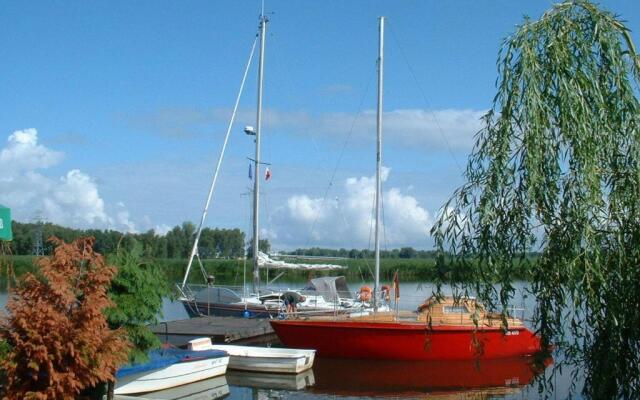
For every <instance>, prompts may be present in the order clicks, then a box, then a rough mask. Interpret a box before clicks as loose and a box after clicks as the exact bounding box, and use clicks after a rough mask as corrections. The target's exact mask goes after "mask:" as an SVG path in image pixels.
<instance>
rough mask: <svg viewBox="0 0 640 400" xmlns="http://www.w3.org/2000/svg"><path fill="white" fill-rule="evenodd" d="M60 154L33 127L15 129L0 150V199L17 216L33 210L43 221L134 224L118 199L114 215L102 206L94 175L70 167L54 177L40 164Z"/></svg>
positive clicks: (24, 218)
mask: <svg viewBox="0 0 640 400" xmlns="http://www.w3.org/2000/svg"><path fill="white" fill-rule="evenodd" d="M63 157H64V154H63V153H62V152H59V151H55V150H51V149H49V148H47V147H46V146H44V145H42V144H39V143H38V132H37V130H36V129H25V130H21V131H15V132H13V134H11V135H10V136H9V138H8V144H7V146H6V147H5V148H3V149H2V150H0V171H2V174H1V176H2V178H0V203H3V204H5V205H7V206H9V207H11V208H12V209H13V213H14V216H15V218H16V219H17V220H22V221H29V220H31V219H32V218H33V217H34V216H35V215H36V214H37V213H39V214H41V216H42V217H44V218H45V219H46V220H47V221H50V222H53V223H57V224H61V225H65V226H72V227H102V228H105V227H114V228H120V229H122V228H125V229H127V230H134V229H135V225H134V224H133V223H132V222H131V220H130V219H129V213H128V211H127V210H126V208H125V207H124V205H121V206H118V210H117V216H116V218H115V220H114V219H113V218H111V217H110V216H109V215H108V214H107V212H106V206H105V202H104V200H103V199H102V197H101V196H100V193H99V191H98V186H97V184H96V182H95V180H94V179H93V178H92V177H91V176H89V175H87V174H86V173H84V172H82V171H80V170H78V169H72V170H70V171H68V172H67V173H66V174H65V175H63V176H61V177H59V178H53V177H50V176H47V175H45V173H44V172H41V171H43V170H46V169H47V168H50V167H53V166H55V165H57V164H58V163H59V162H60V161H61V160H62V159H63Z"/></svg>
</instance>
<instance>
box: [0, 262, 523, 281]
mask: <svg viewBox="0 0 640 400" xmlns="http://www.w3.org/2000/svg"><path fill="white" fill-rule="evenodd" d="M35 259H36V257H34V256H12V257H10V258H9V260H10V261H11V262H12V263H13V270H14V273H15V275H16V276H20V275H22V274H24V273H26V272H33V271H35V270H36V267H34V265H33V262H34V261H35ZM187 261H188V260H186V259H156V260H155V262H156V263H157V264H158V266H159V267H160V269H161V270H162V271H164V273H165V275H166V277H167V280H168V281H169V282H172V283H173V282H178V281H181V280H182V277H183V276H184V271H185V269H186V266H187ZM290 261H291V262H304V263H309V262H310V261H309V260H295V259H293V260H290ZM313 262H317V263H332V264H339V265H343V266H345V267H346V269H344V270H341V271H314V272H308V271H287V272H286V278H285V279H286V280H287V281H294V282H296V281H300V282H304V281H307V280H308V279H309V278H310V277H312V276H314V277H315V276H329V275H345V276H347V277H348V278H350V279H349V280H350V281H354V282H355V281H371V280H373V271H374V268H375V267H374V266H375V263H374V260H373V259H341V260H322V259H317V260H314V261H313ZM202 263H203V266H204V268H205V270H206V273H207V275H213V276H214V277H215V279H216V282H219V283H224V284H232V285H241V284H242V282H243V266H244V260H241V259H238V260H236V259H208V260H203V261H202ZM251 268H252V261H251V260H247V261H246V271H247V279H251ZM472 268H474V267H473V266H462V265H460V264H450V265H448V266H447V267H446V268H443V269H441V270H440V271H438V269H437V268H436V263H435V259H433V258H410V259H403V258H389V259H382V260H380V280H381V281H384V282H390V281H391V280H392V278H393V274H394V273H395V271H398V274H399V277H400V279H401V280H404V281H433V280H435V279H437V278H438V277H440V278H442V279H445V280H449V279H453V280H456V281H464V280H467V279H468V278H469V277H470V272H471V270H472ZM261 273H262V279H263V280H266V278H267V272H266V271H265V270H263V271H261ZM276 273H277V272H275V271H273V270H271V271H270V272H269V278H273V277H274V276H275V274H276ZM2 274H3V275H4V274H5V271H4V267H3V270H2ZM310 274H313V275H310ZM514 278H516V279H523V280H527V278H528V274H527V269H526V266H525V265H519V266H518V267H517V268H516V269H515V276H514ZM189 282H192V283H202V282H203V277H202V273H201V272H200V267H199V266H198V265H197V262H195V261H194V265H193V266H192V272H191V273H190V275H189Z"/></svg>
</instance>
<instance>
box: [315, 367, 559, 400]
mask: <svg viewBox="0 0 640 400" xmlns="http://www.w3.org/2000/svg"><path fill="white" fill-rule="evenodd" d="M550 363H551V360H547V361H545V362H543V363H542V364H541V365H536V363H534V361H533V360H532V359H531V358H513V359H500V360H483V361H479V360H476V361H428V362H425V361H421V362H415V361H414V362H404V361H403V362H400V361H377V360H376V361H373V360H371V361H362V360H337V359H335V360H334V359H322V358H320V359H317V360H316V364H315V365H314V367H313V371H314V377H315V386H313V388H311V389H310V390H311V391H312V392H313V393H316V394H332V395H342V396H391V397H413V398H415V397H416V396H420V395H421V394H423V395H424V394H429V396H430V397H432V396H436V395H439V396H442V397H445V398H447V397H449V396H452V395H454V397H455V396H460V395H465V394H473V395H474V396H478V395H483V394H484V395H488V396H496V395H506V394H514V393H517V392H519V391H520V390H521V389H522V388H523V387H525V386H527V385H528V384H530V383H531V382H532V381H533V380H534V378H535V377H536V376H538V375H539V374H541V373H542V372H543V371H544V369H545V368H546V366H548V365H549V364H550ZM456 398H458V397H456Z"/></svg>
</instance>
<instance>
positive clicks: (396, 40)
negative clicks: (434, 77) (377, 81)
mask: <svg viewBox="0 0 640 400" xmlns="http://www.w3.org/2000/svg"><path fill="white" fill-rule="evenodd" d="M387 25H388V26H389V28H390V29H389V31H391V36H392V37H393V40H394V41H395V43H396V46H398V49H399V50H400V55H401V56H402V59H403V60H404V62H405V64H406V65H407V68H408V69H409V73H410V74H411V77H412V78H413V80H414V82H415V83H416V87H417V88H418V91H419V92H420V94H421V95H422V99H423V101H424V102H425V105H426V106H427V111H428V112H429V113H430V114H431V116H432V117H433V120H434V121H435V123H436V127H437V128H438V133H440V136H441V137H442V140H443V141H444V143H445V145H446V146H447V150H448V152H449V155H450V156H451V158H452V159H453V162H454V163H455V164H456V166H457V167H458V169H459V170H460V172H464V169H463V168H462V166H461V165H460V163H459V162H458V159H457V157H456V156H455V153H454V152H453V149H452V147H451V144H450V143H449V141H448V140H447V137H446V135H445V134H444V131H443V130H442V126H441V125H440V121H439V120H438V117H437V116H436V114H435V113H434V112H433V107H432V105H431V102H430V101H429V99H428V98H427V95H426V94H425V92H424V90H423V89H422V86H421V85H420V82H419V81H418V77H417V75H416V73H415V71H414V69H413V67H412V66H411V64H410V63H409V59H408V58H407V55H406V53H405V51H404V48H403V47H402V45H401V44H400V40H398V37H397V36H396V32H395V30H394V29H393V26H392V24H389V23H388V24H387Z"/></svg>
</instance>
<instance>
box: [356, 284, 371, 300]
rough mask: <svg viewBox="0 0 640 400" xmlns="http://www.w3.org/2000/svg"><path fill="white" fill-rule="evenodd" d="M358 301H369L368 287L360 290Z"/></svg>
mask: <svg viewBox="0 0 640 400" xmlns="http://www.w3.org/2000/svg"><path fill="white" fill-rule="evenodd" d="M358 299H359V300H360V301H369V300H371V288H370V287H369V286H363V287H361V288H360V291H359V292H358Z"/></svg>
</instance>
